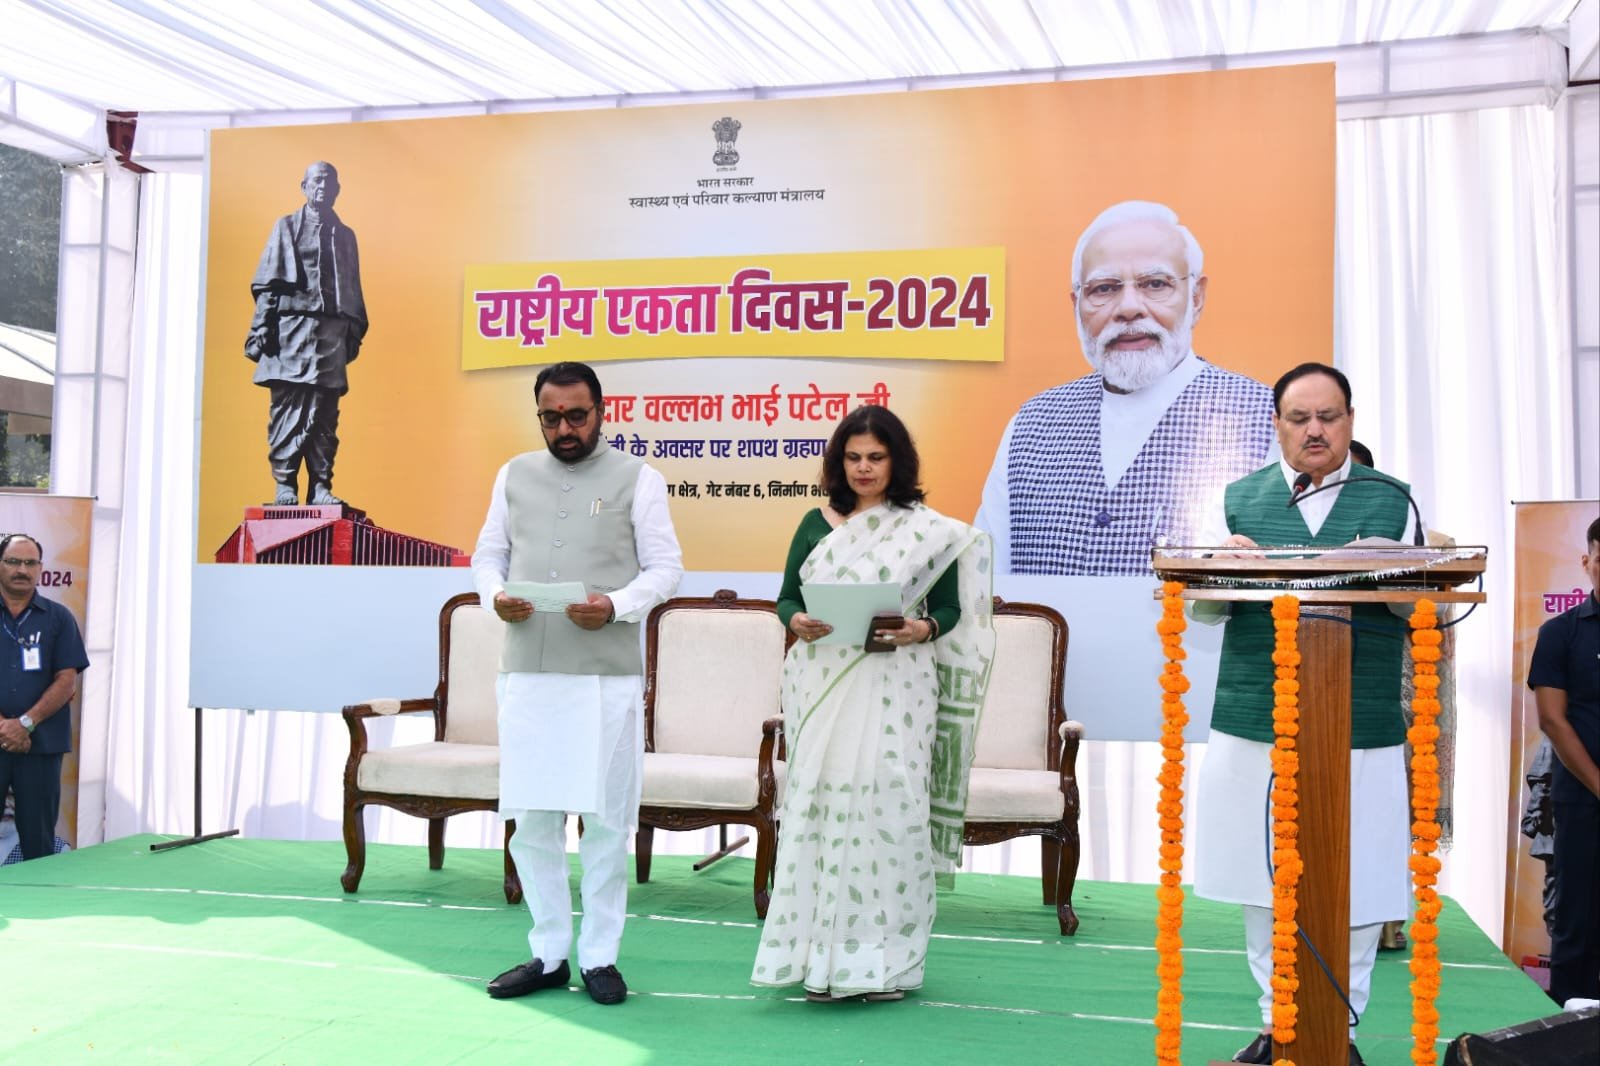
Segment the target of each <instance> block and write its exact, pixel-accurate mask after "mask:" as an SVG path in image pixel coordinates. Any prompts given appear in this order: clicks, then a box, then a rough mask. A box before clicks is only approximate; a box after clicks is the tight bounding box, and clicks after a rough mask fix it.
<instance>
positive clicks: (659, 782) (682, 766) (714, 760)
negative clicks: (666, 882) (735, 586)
mask: <svg viewBox="0 0 1600 1066" xmlns="http://www.w3.org/2000/svg"><path fill="white" fill-rule="evenodd" d="M787 644H788V632H787V630H785V629H784V627H783V624H782V623H781V622H779V621H778V615H777V611H776V605H775V604H774V603H773V602H772V601H771V600H741V599H739V598H738V596H737V594H736V593H734V592H732V591H730V590H728V589H722V590H720V591H718V592H717V593H716V594H715V595H714V596H711V597H680V598H677V599H671V600H668V601H667V602H666V603H663V604H661V605H659V606H657V607H656V608H655V610H653V611H651V612H650V618H649V620H648V622H647V624H646V631H645V689H644V723H645V724H644V729H645V734H644V750H645V755H644V781H643V797H642V799H641V801H640V806H639V832H638V836H637V838H636V840H635V845H634V859H635V862H636V864H637V873H638V878H639V883H640V884H643V883H645V882H646V881H648V880H650V857H651V856H650V851H651V844H652V842H653V839H654V836H655V831H656V830H657V829H668V830H674V831H678V830H686V829H704V828H707V827H709V826H713V825H717V826H726V825H728V824H730V823H732V824H737V825H747V826H750V827H751V828H752V829H754V830H755V834H756V867H755V906H756V915H757V917H761V918H764V917H766V914H767V902H768V900H769V899H770V893H771V885H772V870H773V865H774V863H775V861H776V857H777V849H778V839H777V818H778V810H779V803H780V801H781V799H782V795H783V783H784V762H783V757H784V753H783V740H782V732H781V723H782V718H781V715H780V691H779V677H780V675H781V673H782V670H783V655H784V650H785V648H786V647H787ZM748 840H749V838H748V837H745V838H744V839H742V840H739V841H737V842H736V843H734V844H732V845H729V844H727V843H726V838H725V837H724V843H723V848H722V850H721V851H719V852H717V853H716V854H714V855H711V856H709V857H708V858H707V859H705V860H704V861H703V862H701V863H699V864H697V865H696V867H695V869H697V870H698V869H703V868H704V867H705V866H707V865H709V864H710V863H712V862H715V861H716V860H717V859H719V858H721V857H723V856H724V855H726V854H727V853H728V852H730V851H732V850H734V849H736V848H738V847H740V846H741V845H743V844H744V843H746V842H747V841H748Z"/></svg>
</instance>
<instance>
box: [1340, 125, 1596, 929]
mask: <svg viewBox="0 0 1600 1066" xmlns="http://www.w3.org/2000/svg"><path fill="white" fill-rule="evenodd" d="M1559 165H1560V163H1559V160H1558V153H1557V144H1556V126H1555V112H1554V111H1553V110H1551V109H1549V108H1544V107H1515V108H1501V109H1496V110H1486V111H1464V112H1456V113H1452V114H1439V115H1422V116H1416V117H1410V118H1394V119H1375V120H1365V121H1352V122H1343V123H1340V125H1339V235H1338V242H1337V257H1338V264H1337V265H1338V275H1337V276H1338V282H1337V284H1338V303H1337V314H1336V319H1337V322H1338V326H1339V337H1338V347H1337V351H1338V355H1337V359H1338V362H1339V365H1340V367H1341V369H1343V370H1344V371H1345V372H1346V373H1347V374H1348V375H1349V376H1350V379H1351V383H1352V387H1353V389H1354V391H1355V406H1356V412H1357V413H1356V423H1355V425H1356V436H1357V437H1359V438H1360V439H1361V440H1362V441H1364V442H1365V443H1367V444H1368V445H1369V446H1370V447H1371V448H1372V450H1373V452H1374V458H1375V459H1376V462H1377V465H1378V467H1379V468H1380V469H1383V470H1387V471H1390V472H1392V473H1394V474H1396V475H1397V476H1399V477H1401V478H1403V479H1404V480H1406V481H1409V482H1411V483H1412V485H1413V486H1414V487H1415V489H1416V491H1417V495H1418V497H1419V500H1420V502H1421V504H1422V507H1423V509H1424V516H1425V518H1426V519H1427V522H1428V524H1429V525H1430V526H1432V527H1433V528H1435V529H1439V530H1443V531H1444V532H1447V533H1449V534H1451V535H1453V536H1454V537H1455V538H1456V539H1457V540H1458V541H1459V542H1460V543H1463V544H1479V543H1481V544H1486V545H1488V547H1489V568H1488V573H1487V574H1486V576H1485V578H1484V589H1485V591H1486V592H1487V593H1488V596H1489V603H1488V604H1487V605H1486V606H1484V607H1481V608H1479V609H1478V610H1477V611H1476V612H1475V613H1473V615H1472V616H1471V617H1470V618H1468V619H1466V621H1464V622H1463V623H1462V624H1461V626H1460V628H1459V629H1458V630H1457V631H1456V632H1457V637H1458V641H1457V681H1458V710H1459V727H1458V729H1459V732H1458V747H1457V751H1456V787H1455V796H1454V799H1455V846H1454V848H1453V849H1452V851H1451V852H1450V853H1449V855H1448V856H1447V858H1446V860H1445V866H1444V873H1443V879H1442V882H1441V884H1442V888H1443V891H1445V892H1446V893H1448V894H1449V895H1451V896H1453V897H1454V898H1455V899H1456V900H1457V901H1458V902H1460V903H1461V904H1462V905H1463V906H1464V907H1466V909H1467V911H1468V913H1470V914H1471V915H1472V916H1473V918H1474V919H1475V920H1476V921H1477V922H1478V924H1479V925H1480V926H1482V927H1483V928H1484V929H1485V930H1486V931H1487V932H1488V933H1489V934H1490V935H1491V936H1495V937H1498V935H1499V932H1500V926H1501V912H1502V905H1503V902H1504V897H1505V863H1506V846H1507V839H1508V837H1507V833H1508V829H1507V824H1508V823H1507V815H1508V812H1507V801H1506V796H1507V790H1508V788H1509V781H1510V778H1509V774H1510V768H1509V766H1508V764H1507V757H1506V748H1507V743H1508V737H1509V736H1510V725H1509V723H1510V714H1511V696H1512V694H1511V691H1510V688H1511V682H1510V679H1511V617H1512V612H1511V596H1512V593H1513V588H1514V586H1513V582H1512V577H1513V574H1512V554H1511V552H1512V545H1513V540H1512V522H1513V515H1512V509H1511V507H1510V501H1512V500H1530V499H1554V498H1566V497H1570V496H1571V495H1572V492H1573V488H1574V486H1575V485H1576V472H1575V470H1574V463H1573V458H1574V456H1573V453H1574V449H1573V439H1574V436H1573V434H1574V432H1575V430H1574V427H1573V424H1572V399H1571V397H1572V357H1571V343H1570V340H1569V337H1568V332H1567V326H1566V323H1567V299H1568V294H1567V288H1566V268H1565V261H1564V258H1563V256H1562V253H1561V248H1560V243H1559V241H1558V239H1557V235H1558V229H1557V220H1558V216H1559V203H1560V198H1561V192H1562V190H1561V184H1560V182H1559V180H1558V175H1559V169H1558V167H1559Z"/></svg>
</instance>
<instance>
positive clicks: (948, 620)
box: [778, 508, 961, 635]
mask: <svg viewBox="0 0 1600 1066" xmlns="http://www.w3.org/2000/svg"><path fill="white" fill-rule="evenodd" d="M831 532H833V527H832V526H830V525H828V520H827V519H826V518H824V517H823V515H822V510H821V509H820V508H813V509H812V510H810V511H808V512H806V516H805V517H804V518H802V519H801V520H800V528H799V529H797V530H795V531H794V540H793V541H792V542H791V543H790V544H789V559H788V561H787V562H785V563H784V566H783V587H782V588H781V589H779V590H778V619H779V620H780V621H781V622H783V626H784V628H785V629H787V628H789V619H791V618H793V617H794V616H795V613H796V612H797V611H803V610H805V606H806V605H805V600H804V599H802V598H801V596H800V567H801V566H802V565H803V564H804V563H805V561H806V558H807V557H808V556H810V554H811V549H813V548H815V547H816V546H817V542H818V541H820V540H821V539H822V538H823V537H826V536H827V535H828V534H829V533H831ZM923 606H924V608H925V610H926V611H927V615H928V617H929V618H932V619H933V621H934V624H935V625H937V626H938V627H939V633H940V634H941V635H942V634H945V633H948V632H950V631H951V630H952V629H954V628H955V626H956V623H957V622H959V621H961V586H960V583H959V581H958V579H957V576H956V568H955V567H954V566H952V567H950V568H949V569H948V570H946V571H945V572H944V574H943V575H941V576H940V578H939V580H938V581H935V582H934V583H933V588H931V589H929V590H928V600H927V602H926V603H925V604H924V605H923Z"/></svg>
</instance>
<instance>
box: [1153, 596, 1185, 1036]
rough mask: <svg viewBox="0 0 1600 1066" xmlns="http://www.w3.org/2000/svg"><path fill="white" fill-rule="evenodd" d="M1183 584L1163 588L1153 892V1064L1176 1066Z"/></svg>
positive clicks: (1180, 1001)
mask: <svg viewBox="0 0 1600 1066" xmlns="http://www.w3.org/2000/svg"><path fill="white" fill-rule="evenodd" d="M1187 626H1188V623H1187V622H1186V621H1185V620H1184V617H1183V585H1182V584H1180V583H1179V582H1176V581H1167V582H1163V583H1162V586H1161V621H1159V622H1157V623H1156V632H1157V633H1159V634H1160V635H1161V654H1162V655H1163V656H1164V657H1165V658H1166V660H1167V662H1166V665H1165V666H1163V667H1162V673H1161V773H1160V775H1159V777H1158V780H1159V781H1160V784H1161V798H1160V800H1159V801H1158V802H1157V804H1156V812H1157V814H1159V815H1160V826H1161V884H1160V887H1159V888H1157V889H1156V899H1157V901H1158V902H1159V907H1158V908H1157V910H1156V960H1157V961H1156V976H1157V977H1158V978H1159V979H1160V988H1159V990H1158V991H1157V992H1156V1062H1157V1063H1159V1064H1160V1066H1179V1058H1178V1053H1179V1050H1180V1048H1181V1046H1182V1043H1183V954H1182V952H1183V935H1182V929H1183V727H1184V726H1186V725H1188V724H1189V715H1188V713H1187V712H1185V711H1184V707H1183V694H1184V693H1185V692H1187V691H1189V679H1188V678H1186V677H1184V676H1183V660H1184V658H1185V652H1184V650H1183V631H1184V629H1185V628H1187Z"/></svg>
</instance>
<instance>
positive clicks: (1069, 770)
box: [1059, 718, 1083, 824]
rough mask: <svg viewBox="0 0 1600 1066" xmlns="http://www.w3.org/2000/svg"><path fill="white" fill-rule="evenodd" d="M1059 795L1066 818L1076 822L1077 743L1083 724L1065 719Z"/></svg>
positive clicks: (1062, 728)
mask: <svg viewBox="0 0 1600 1066" xmlns="http://www.w3.org/2000/svg"><path fill="white" fill-rule="evenodd" d="M1059 732H1060V734H1061V795H1062V796H1063V797H1064V798H1065V799H1066V817H1067V820H1068V821H1069V822H1072V823H1074V824H1076V822H1077V820H1078V742H1079V741H1081V740H1082V739H1083V723H1082V722H1077V721H1073V720H1072V719H1070V718H1069V719H1067V720H1066V721H1065V722H1062V723H1061V726H1060V729H1059Z"/></svg>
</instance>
